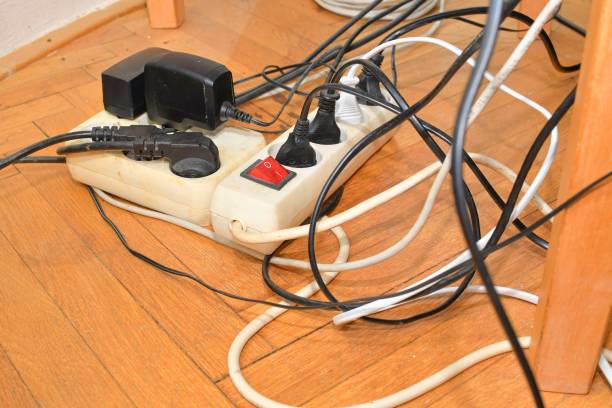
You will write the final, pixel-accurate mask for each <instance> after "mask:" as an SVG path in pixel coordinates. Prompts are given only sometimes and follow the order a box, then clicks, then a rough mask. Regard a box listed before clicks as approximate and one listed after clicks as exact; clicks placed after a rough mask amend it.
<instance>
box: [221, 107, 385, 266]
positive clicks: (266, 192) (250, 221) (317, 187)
mask: <svg viewBox="0 0 612 408" xmlns="http://www.w3.org/2000/svg"><path fill="white" fill-rule="evenodd" d="M360 109H361V112H362V114H363V117H362V119H361V122H360V123H359V124H347V123H344V122H339V123H338V125H339V126H340V129H341V131H342V137H341V139H342V140H341V142H340V143H338V144H335V145H321V144H315V143H312V146H313V147H314V149H315V151H316V153H317V164H316V165H314V166H312V167H308V168H292V167H287V166H286V169H287V170H289V171H291V172H293V173H295V174H292V176H291V177H290V179H288V180H286V184H284V185H283V186H282V187H280V188H278V189H276V188H272V187H270V186H268V185H265V184H262V183H259V182H256V181H253V180H252V179H249V178H246V177H245V173H246V172H248V171H249V169H251V168H253V166H256V165H257V164H258V163H263V164H266V163H265V161H266V159H268V158H269V157H270V156H271V157H274V156H275V155H276V152H277V151H278V149H279V147H280V146H281V145H282V144H283V143H284V142H285V140H286V139H287V136H288V135H289V133H290V132H291V130H288V131H287V132H285V133H284V134H283V135H282V136H280V137H279V138H277V139H276V140H275V141H274V142H272V143H271V144H269V145H268V146H266V147H265V148H263V149H261V150H260V151H259V152H258V153H256V154H255V155H254V156H252V157H250V158H249V159H247V160H245V161H244V162H242V163H241V164H240V165H239V166H238V167H237V168H236V169H235V170H234V171H233V172H231V173H230V174H229V175H228V176H227V177H226V178H225V179H224V180H223V181H222V182H221V183H219V185H218V186H217V188H216V190H215V192H214V194H213V199H212V204H211V216H212V225H213V228H214V230H215V232H216V233H217V234H219V235H221V236H223V237H225V238H228V239H232V240H234V241H236V242H239V243H240V244H242V245H243V246H246V247H249V248H252V249H254V250H256V251H258V252H261V253H264V254H270V253H271V252H272V251H274V250H275V249H276V248H277V247H278V246H279V245H280V242H271V243H266V244H247V243H243V242H240V241H237V240H236V239H235V237H234V236H233V234H232V232H231V230H230V225H231V224H232V222H234V221H238V222H239V223H240V224H241V225H242V228H243V229H244V230H246V231H250V232H270V231H277V230H279V229H284V228H289V227H294V226H297V225H299V224H300V223H302V222H303V221H304V220H305V219H306V218H308V217H309V216H310V214H311V212H312V209H313V208H314V204H315V202H316V200H317V196H318V195H319V192H320V191H321V188H322V187H323V184H324V183H325V181H326V180H327V178H328V176H329V175H330V174H331V172H332V171H333V169H334V168H335V167H336V165H337V164H338V162H339V161H340V160H341V159H342V157H343V156H344V155H345V154H346V153H347V152H348V151H349V150H350V149H351V147H353V146H354V145H355V144H356V143H357V142H358V141H359V140H361V139H362V138H363V137H365V136H366V135H367V134H368V133H369V132H370V131H372V130H374V129H375V128H376V127H378V126H379V125H381V124H383V123H384V122H386V121H388V120H389V119H391V117H392V116H393V115H394V114H393V113H391V112H389V111H388V110H386V109H384V108H380V107H377V106H366V105H361V106H360ZM310 116H311V117H312V114H311V115H310ZM390 137H391V135H390V134H387V135H385V136H383V137H381V138H379V139H377V140H376V141H375V142H374V143H372V144H370V145H369V146H368V147H366V148H365V149H364V150H363V151H362V152H361V153H359V155H358V156H357V157H356V158H355V159H354V160H353V161H351V163H350V164H349V165H348V166H347V168H346V169H345V170H344V171H343V172H342V175H341V176H340V177H339V178H338V180H337V182H336V184H335V186H334V188H333V189H332V191H335V189H336V188H337V186H340V185H342V184H343V183H344V182H345V181H346V180H347V179H348V178H349V177H350V176H351V175H352V174H353V173H354V172H355V171H357V169H359V168H360V167H361V166H362V165H363V163H364V162H365V161H366V160H367V159H368V158H369V157H370V156H371V155H372V154H374V152H376V151H377V150H378V149H379V148H380V147H381V146H383V145H384V144H385V143H386V142H387V141H388V140H389V138H390Z"/></svg>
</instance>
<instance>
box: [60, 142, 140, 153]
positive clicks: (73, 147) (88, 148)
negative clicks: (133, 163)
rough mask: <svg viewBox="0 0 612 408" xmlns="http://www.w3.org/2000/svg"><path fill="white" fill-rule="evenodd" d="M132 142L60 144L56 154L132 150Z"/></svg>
mask: <svg viewBox="0 0 612 408" xmlns="http://www.w3.org/2000/svg"><path fill="white" fill-rule="evenodd" d="M133 148H134V142H86V143H75V144H70V145H67V146H62V147H59V148H58V149H57V153H58V154H74V153H84V152H95V151H100V150H125V151H128V150H132V149H133Z"/></svg>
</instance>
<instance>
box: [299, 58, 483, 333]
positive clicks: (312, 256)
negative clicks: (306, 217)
mask: <svg viewBox="0 0 612 408" xmlns="http://www.w3.org/2000/svg"><path fill="white" fill-rule="evenodd" d="M354 64H360V65H362V66H364V67H365V68H367V69H368V70H369V71H370V72H371V73H372V74H373V75H374V76H375V77H376V78H377V79H378V80H380V81H381V82H382V84H383V86H384V87H385V88H386V89H387V91H388V92H389V93H390V95H391V96H392V98H393V99H394V100H395V101H396V102H397V103H398V104H399V105H400V106H401V108H402V109H404V110H409V109H410V107H409V106H408V104H407V103H406V101H405V100H404V98H403V97H402V96H401V94H400V93H399V91H398V90H397V88H395V87H394V86H393V84H392V83H391V81H390V80H389V79H388V78H387V77H386V76H385V75H384V73H383V72H382V71H381V70H380V68H379V67H378V66H376V65H375V64H374V63H373V62H372V61H370V60H363V59H354V60H351V61H349V62H347V63H345V64H344V65H343V66H342V67H340V68H339V69H338V71H337V72H336V74H335V75H334V77H333V78H332V79H333V80H337V77H338V76H339V75H341V74H342V72H343V71H344V70H346V69H347V68H348V67H350V66H351V65H354ZM325 86H327V84H324V85H321V86H320V87H319V88H323V87H325ZM317 92H318V90H317V89H315V90H313V91H312V93H311V94H310V95H309V96H308V97H307V98H306V100H305V101H304V105H303V107H302V112H301V119H303V118H304V117H305V115H307V112H308V110H309V107H310V103H311V102H312V99H313V97H314V95H315V94H316V93H317ZM409 120H410V122H411V124H412V125H413V126H414V128H415V130H417V132H418V133H419V135H420V136H421V137H422V138H423V140H424V141H425V142H426V144H427V146H428V147H429V148H430V149H431V150H432V151H433V152H434V154H435V155H436V156H437V157H438V158H439V160H444V157H445V154H444V152H443V151H442V150H441V149H440V147H439V146H438V145H437V144H436V143H435V141H433V139H431V136H430V135H429V133H428V132H427V131H426V130H425V129H424V127H423V125H422V123H421V122H420V121H419V119H418V118H416V117H415V116H414V115H411V116H410V117H409ZM323 194H325V195H326V194H327V192H325V193H323V192H321V195H323ZM465 200H466V205H467V206H468V208H470V219H471V221H472V228H473V229H474V231H475V233H476V234H478V236H479V234H480V225H479V221H478V211H477V208H476V204H475V202H474V200H473V197H472V196H471V194H470V193H469V190H468V189H467V188H466V194H465ZM311 219H318V209H317V208H315V211H314V212H313V215H312V217H311ZM314 223H315V224H316V221H315V222H314ZM312 224H313V223H311V225H310V231H309V239H308V250H309V260H310V264H311V270H312V273H313V277H314V278H315V281H316V282H317V284H318V286H319V288H320V290H321V292H322V293H323V294H324V295H325V296H326V297H327V298H328V299H329V300H330V302H332V303H334V304H336V305H338V304H339V301H338V299H337V298H336V297H335V296H334V295H333V293H332V292H331V291H330V290H329V288H328V287H327V286H326V284H325V281H324V280H323V277H322V275H321V273H320V271H319V268H318V264H317V260H316V253H315V243H314V234H313V233H312V232H313V231H314V228H315V227H313V225H312ZM467 283H468V282H464V283H463V284H462V285H461V286H460V289H459V291H462V290H463V289H464V287H465V286H466V285H467ZM459 295H460V293H457V294H456V297H458V296H459ZM451 303H452V301H451ZM446 306H448V305H446ZM446 306H445V307H446ZM340 308H341V309H346V308H345V307H342V306H341V307H340ZM434 313H435V312H434ZM365 319H366V320H369V321H373V322H378V323H386V324H404V323H407V322H409V321H412V320H410V319H400V320H389V319H378V318H369V317H368V318H365Z"/></svg>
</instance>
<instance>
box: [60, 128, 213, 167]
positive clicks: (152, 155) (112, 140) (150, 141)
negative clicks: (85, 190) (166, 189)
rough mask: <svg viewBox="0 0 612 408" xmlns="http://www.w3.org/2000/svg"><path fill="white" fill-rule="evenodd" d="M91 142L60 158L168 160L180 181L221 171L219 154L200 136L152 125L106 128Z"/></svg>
mask: <svg viewBox="0 0 612 408" xmlns="http://www.w3.org/2000/svg"><path fill="white" fill-rule="evenodd" d="M91 138H92V142H85V143H77V144H69V145H66V146H62V147H60V148H58V149H57V153H58V154H74V153H83V152H93V151H113V150H115V151H122V152H124V154H126V156H128V157H129V158H131V159H134V160H157V159H162V158H165V159H168V161H169V162H170V170H171V171H172V172H173V173H174V174H176V175H178V176H181V177H187V178H198V177H205V176H208V175H210V174H213V173H214V172H216V171H217V170H218V169H219V167H221V161H220V160H219V150H218V149H217V146H216V145H215V143H214V142H213V141H212V139H210V138H208V137H206V136H204V135H203V134H202V133H200V132H179V131H176V130H175V129H171V128H158V127H157V126H151V125H132V126H112V127H109V126H105V127H95V128H93V129H92V130H91Z"/></svg>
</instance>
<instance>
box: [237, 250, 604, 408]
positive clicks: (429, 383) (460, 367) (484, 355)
mask: <svg viewBox="0 0 612 408" xmlns="http://www.w3.org/2000/svg"><path fill="white" fill-rule="evenodd" d="M341 255H342V254H339V255H338V258H337V259H336V260H337V261H340V259H341ZM347 256H348V253H347ZM334 277H335V275H334V276H332V274H331V273H328V274H327V277H326V280H327V282H329V281H331V279H333V278H334ZM465 289H466V290H465V291H466V292H467V293H486V291H487V289H486V288H485V287H484V286H481V285H472V286H467V287H466V288H465ZM316 290H317V287H316V285H314V282H312V283H311V284H310V285H308V286H306V287H304V288H302V289H301V290H300V291H298V292H297V293H296V294H295V295H296V296H297V297H298V298H308V297H310V296H312V295H313V294H314V293H315V292H316ZM495 290H496V292H497V293H498V294H499V295H502V296H508V297H511V298H515V299H519V300H522V301H525V302H529V303H532V304H537V303H538V296H536V295H534V294H532V293H529V292H525V291H521V290H517V289H512V288H506V287H500V286H495ZM456 292H457V288H456V287H450V288H444V289H440V290H438V291H436V292H433V293H431V294H429V295H428V297H431V296H439V295H442V294H446V293H456ZM283 313H285V310H284V309H281V308H270V309H268V310H266V311H265V312H264V313H262V314H261V315H259V316H257V317H256V318H255V319H253V320H252V321H251V322H250V323H248V324H247V325H246V326H245V327H244V328H243V329H242V331H241V332H240V333H239V334H238V335H237V336H236V337H235V338H234V341H233V342H232V344H231V346H230V350H229V352H228V356H227V362H228V369H229V375H230V378H231V380H232V383H233V384H234V386H235V387H236V389H237V390H238V392H240V394H241V395H242V396H243V397H244V398H245V399H247V400H248V401H249V402H251V403H252V404H255V405H256V406H259V407H264V408H289V407H291V406H290V405H286V404H283V403H280V402H278V401H274V400H271V399H269V398H267V397H266V396H264V395H263V394H261V393H259V392H258V391H257V390H255V389H254V388H253V387H252V386H251V385H250V384H249V383H248V382H247V380H246V379H245V378H244V375H243V374H242V369H241V367H240V355H241V353H242V350H243V349H244V347H245V346H246V344H247V342H248V341H249V340H250V339H251V338H252V337H253V336H255V334H257V333H258V332H259V331H260V330H261V329H262V328H263V327H265V325H267V324H268V323H270V322H271V321H272V320H274V319H275V318H277V317H278V316H280V315H281V314H283ZM530 340H531V338H530V337H521V338H519V344H520V345H521V347H523V348H528V347H529V346H530V343H531V341H530ZM510 351H512V345H511V344H510V342H509V341H503V342H499V343H494V344H491V345H489V346H486V347H483V348H481V349H478V350H476V351H475V352H472V353H470V354H468V355H466V356H465V357H463V358H461V359H459V360H457V361H455V362H454V363H452V364H450V365H449V366H447V367H446V368H444V369H442V370H440V371H438V372H436V373H435V374H433V375H430V376H429V377H427V378H425V379H423V380H421V381H419V382H417V383H415V384H413V385H411V386H409V387H407V388H404V389H403V390H401V391H398V392H395V393H393V394H390V395H388V396H386V397H383V398H380V399H377V400H373V401H369V402H367V403H363V404H358V405H353V406H352V407H371V408H382V407H395V406H397V405H400V404H403V403H406V402H409V401H412V400H414V399H416V398H418V397H419V396H421V395H423V394H425V393H427V392H429V391H431V390H432V389H434V388H436V387H438V386H440V385H442V384H443V383H445V382H447V381H449V380H450V379H451V378H453V377H455V376H457V375H458V374H460V373H461V372H463V371H465V370H466V369H467V368H469V367H472V366H473V365H475V364H477V363H479V362H481V361H484V360H486V359H488V358H491V357H494V356H497V355H499V354H502V353H507V352H510ZM608 360H612V351H611V350H608V349H605V348H604V349H603V351H602V353H601V356H600V359H599V363H598V365H599V368H600V370H601V372H602V374H603V375H604V377H605V378H606V380H607V381H608V383H609V384H610V385H612V368H611V367H610V364H609V362H608Z"/></svg>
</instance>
